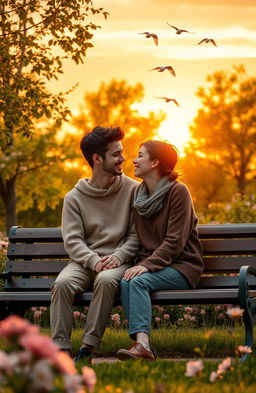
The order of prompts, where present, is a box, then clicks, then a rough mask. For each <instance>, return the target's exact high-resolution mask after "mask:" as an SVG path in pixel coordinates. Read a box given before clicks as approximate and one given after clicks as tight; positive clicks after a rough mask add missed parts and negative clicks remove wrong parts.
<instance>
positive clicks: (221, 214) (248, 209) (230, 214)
mask: <svg viewBox="0 0 256 393" xmlns="http://www.w3.org/2000/svg"><path fill="white" fill-rule="evenodd" d="M199 219H200V223H201V224H209V223H211V224H214V223H216V224H227V223H242V222H245V223H246V222H256V197H255V195H245V196H244V197H241V195H240V194H238V193H237V194H235V195H233V196H232V198H231V200H230V202H228V203H211V204H210V205H209V207H208V209H207V210H206V211H205V213H201V214H199Z"/></svg>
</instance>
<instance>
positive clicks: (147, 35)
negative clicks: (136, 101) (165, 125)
mask: <svg viewBox="0 0 256 393" xmlns="http://www.w3.org/2000/svg"><path fill="white" fill-rule="evenodd" d="M166 24H167V25H168V26H170V27H171V28H172V29H174V30H175V34H182V33H188V34H195V33H194V32H191V31H188V30H185V29H180V28H178V27H176V26H173V25H171V24H170V23H168V22H166ZM138 34H143V35H144V37H145V38H152V39H153V41H154V44H155V45H156V46H158V35H157V34H156V33H150V32H149V31H144V32H143V33H138ZM202 43H206V44H212V45H214V46H217V44H216V42H215V41H214V39H213V38H203V39H202V40H201V41H200V42H198V43H197V45H201V44H202ZM165 70H167V71H169V72H170V73H171V75H172V76H174V77H176V73H175V70H174V68H173V67H172V66H171V65H167V66H158V67H154V68H151V69H150V70H148V71H158V72H164V71H165ZM155 98H159V99H161V100H164V101H165V102H167V103H168V102H173V103H174V104H175V105H177V106H180V104H179V103H178V101H177V100H176V99H175V98H169V97H155Z"/></svg>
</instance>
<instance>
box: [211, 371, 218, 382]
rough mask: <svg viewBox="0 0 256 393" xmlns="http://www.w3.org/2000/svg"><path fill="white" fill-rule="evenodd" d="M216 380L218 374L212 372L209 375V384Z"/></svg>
mask: <svg viewBox="0 0 256 393" xmlns="http://www.w3.org/2000/svg"><path fill="white" fill-rule="evenodd" d="M218 378H219V374H218V373H216V372H215V371H212V372H211V375H210V382H215V381H216V379H218Z"/></svg>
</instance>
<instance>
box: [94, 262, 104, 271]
mask: <svg viewBox="0 0 256 393" xmlns="http://www.w3.org/2000/svg"><path fill="white" fill-rule="evenodd" d="M94 271H95V272H96V273H100V272H101V271H102V264H101V259H100V260H99V262H97V263H96V265H95V267H94Z"/></svg>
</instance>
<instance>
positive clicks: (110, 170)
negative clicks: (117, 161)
mask: <svg viewBox="0 0 256 393" xmlns="http://www.w3.org/2000/svg"><path fill="white" fill-rule="evenodd" d="M116 166H119V165H115V167H116ZM115 167H114V168H113V167H108V166H107V165H105V162H104V163H103V169H104V171H105V172H106V173H109V174H111V175H114V176H121V175H122V167H121V166H120V169H118V170H117V169H115Z"/></svg>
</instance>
